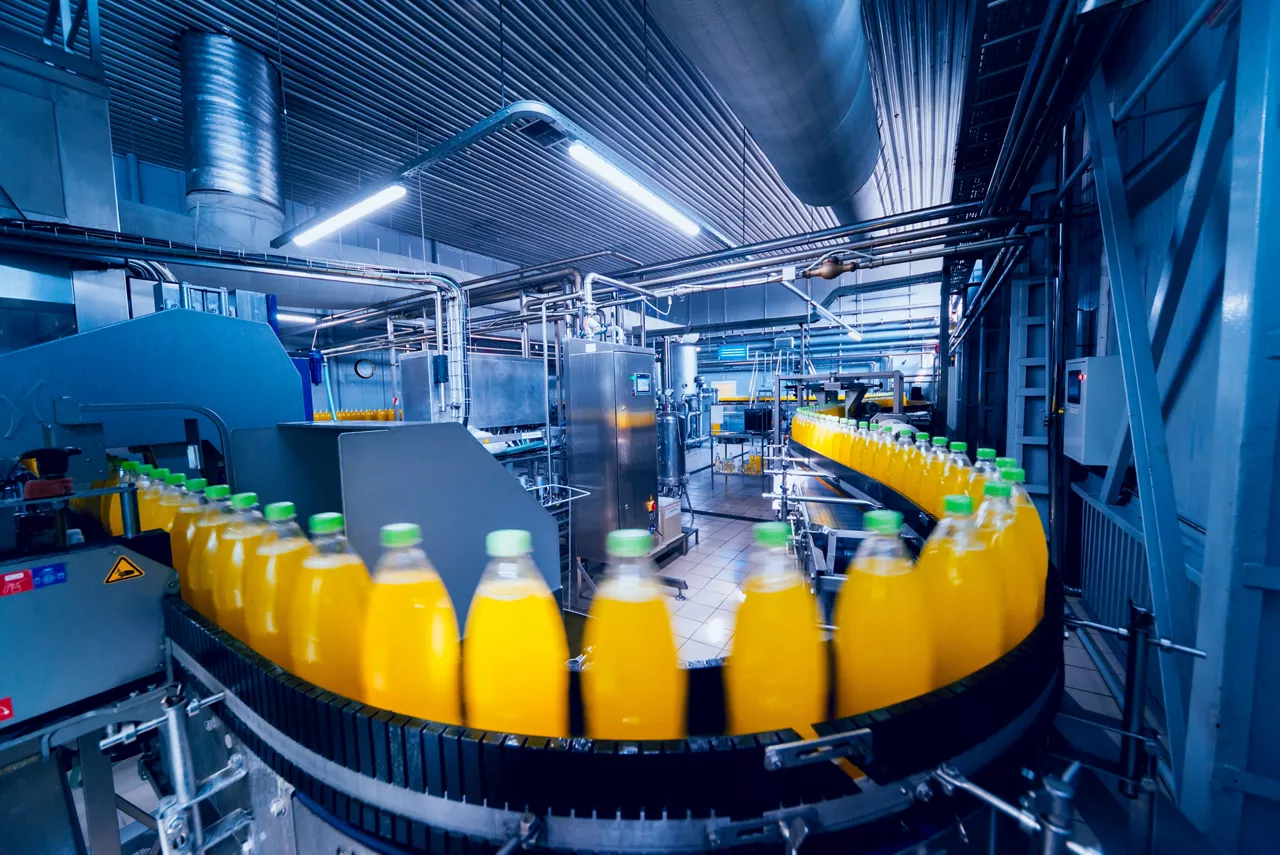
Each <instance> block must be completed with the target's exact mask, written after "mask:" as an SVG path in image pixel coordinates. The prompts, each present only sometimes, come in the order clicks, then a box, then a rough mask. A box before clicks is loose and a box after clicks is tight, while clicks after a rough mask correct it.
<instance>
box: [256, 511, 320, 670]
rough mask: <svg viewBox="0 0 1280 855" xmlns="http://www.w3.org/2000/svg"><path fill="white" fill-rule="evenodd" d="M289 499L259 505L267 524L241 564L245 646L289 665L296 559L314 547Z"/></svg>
mask: <svg viewBox="0 0 1280 855" xmlns="http://www.w3.org/2000/svg"><path fill="white" fill-rule="evenodd" d="M296 514H297V509H296V508H295V507H294V505H293V502H272V503H271V504H269V505H267V506H266V507H264V508H263V509H262V516H263V517H264V518H265V519H266V521H267V530H266V531H265V532H264V533H263V535H262V540H261V542H259V544H258V548H257V549H255V550H254V552H253V556H252V557H251V558H250V559H249V563H248V564H247V565H246V566H245V569H244V622H245V628H246V629H247V630H248V633H249V646H250V647H252V648H253V649H254V650H256V651H258V652H259V653H261V654H262V655H263V656H265V657H267V658H268V659H270V660H271V661H272V662H274V663H276V664H277V665H279V666H280V667H281V668H284V669H286V670H290V671H292V670H293V658H292V656H290V653H289V634H288V628H289V627H290V626H291V625H292V621H291V620H290V615H291V613H292V608H293V599H294V597H293V594H294V591H295V585H296V584H297V580H298V575H299V573H300V572H301V570H302V561H303V559H304V558H306V557H307V556H308V555H311V554H313V553H314V552H315V547H313V546H312V545H311V541H309V540H307V538H306V535H304V534H303V533H302V529H301V528H300V527H299V526H298V523H297V519H296Z"/></svg>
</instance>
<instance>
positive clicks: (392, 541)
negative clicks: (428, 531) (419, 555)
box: [378, 523, 422, 549]
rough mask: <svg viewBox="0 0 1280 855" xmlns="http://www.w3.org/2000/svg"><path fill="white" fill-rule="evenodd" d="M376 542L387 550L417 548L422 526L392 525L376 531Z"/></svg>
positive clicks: (414, 524)
mask: <svg viewBox="0 0 1280 855" xmlns="http://www.w3.org/2000/svg"><path fill="white" fill-rule="evenodd" d="M378 540H379V542H381V543H382V545H383V546H384V547H386V548H387V549H398V548H400V547H404V546H417V545H418V544H419V543H422V526H420V525H418V524H417V523H392V524H391V525H384V526H383V527H382V528H380V529H379V530H378Z"/></svg>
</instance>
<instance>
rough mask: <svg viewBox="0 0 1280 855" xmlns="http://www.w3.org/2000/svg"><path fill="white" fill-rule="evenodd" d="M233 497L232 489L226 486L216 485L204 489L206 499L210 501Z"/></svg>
mask: <svg viewBox="0 0 1280 855" xmlns="http://www.w3.org/2000/svg"><path fill="white" fill-rule="evenodd" d="M230 495H231V488H230V487H228V486H227V485H226V484H214V485H213V486H212V487H205V488H204V497H205V498H206V499H210V500H217V499H225V498H226V497H227V496H230Z"/></svg>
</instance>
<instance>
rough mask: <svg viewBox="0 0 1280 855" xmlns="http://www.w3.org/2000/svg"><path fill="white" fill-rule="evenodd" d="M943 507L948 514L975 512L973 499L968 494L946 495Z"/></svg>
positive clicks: (965, 514)
mask: <svg viewBox="0 0 1280 855" xmlns="http://www.w3.org/2000/svg"><path fill="white" fill-rule="evenodd" d="M942 509H943V510H944V511H945V512H946V513H948V514H961V515H964V516H967V515H969V514H971V513H973V499H970V498H969V497H968V496H944V497H943V499H942Z"/></svg>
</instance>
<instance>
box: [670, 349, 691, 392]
mask: <svg viewBox="0 0 1280 855" xmlns="http://www.w3.org/2000/svg"><path fill="white" fill-rule="evenodd" d="M697 376H698V346H697V345H696V344H677V345H675V346H674V347H672V348H671V367H670V369H669V370H668V372H667V377H668V379H667V383H669V384H670V385H669V386H668V387H667V388H669V389H671V390H672V391H673V392H675V393H676V400H680V399H681V398H683V397H684V396H685V395H692V394H693V393H694V392H696V391H698V387H697V385H696V384H695V383H694V382H693V378H695V377H697Z"/></svg>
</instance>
